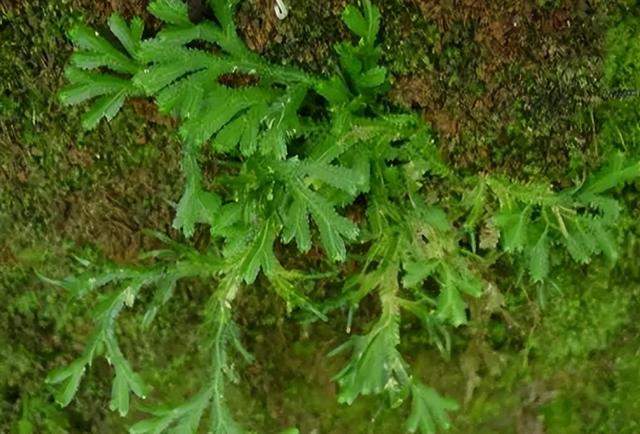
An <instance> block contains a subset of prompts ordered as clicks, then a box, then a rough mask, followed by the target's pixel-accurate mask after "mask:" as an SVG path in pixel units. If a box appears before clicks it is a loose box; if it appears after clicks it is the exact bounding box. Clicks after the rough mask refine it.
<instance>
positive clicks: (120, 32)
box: [109, 14, 144, 58]
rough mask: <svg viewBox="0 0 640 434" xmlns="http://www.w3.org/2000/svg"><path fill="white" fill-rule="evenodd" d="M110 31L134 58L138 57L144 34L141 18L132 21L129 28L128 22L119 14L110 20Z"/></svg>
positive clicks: (112, 16)
mask: <svg viewBox="0 0 640 434" xmlns="http://www.w3.org/2000/svg"><path fill="white" fill-rule="evenodd" d="M109 29H110V30H111V33H113V34H114V36H115V37H116V38H118V41H120V43H121V44H122V46H123V47H124V49H125V50H127V52H128V53H129V55H130V56H131V57H132V58H135V57H136V56H137V53H138V50H139V48H140V42H141V40H142V33H143V32H144V22H143V21H142V20H141V19H140V18H137V17H136V18H134V19H133V20H131V25H130V26H127V23H126V21H125V20H124V19H123V18H122V17H121V16H120V15H118V14H113V15H111V18H109Z"/></svg>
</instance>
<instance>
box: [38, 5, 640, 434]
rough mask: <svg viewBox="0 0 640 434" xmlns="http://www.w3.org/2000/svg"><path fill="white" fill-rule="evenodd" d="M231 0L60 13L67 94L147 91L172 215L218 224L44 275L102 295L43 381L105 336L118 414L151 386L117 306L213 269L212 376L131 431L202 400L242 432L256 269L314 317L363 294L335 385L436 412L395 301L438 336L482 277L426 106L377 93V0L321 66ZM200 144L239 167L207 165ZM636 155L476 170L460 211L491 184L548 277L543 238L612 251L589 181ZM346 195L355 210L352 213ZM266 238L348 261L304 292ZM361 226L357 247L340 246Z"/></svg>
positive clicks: (354, 18) (414, 423) (440, 342)
mask: <svg viewBox="0 0 640 434" xmlns="http://www.w3.org/2000/svg"><path fill="white" fill-rule="evenodd" d="M237 3H238V0H235V1H225V0H209V2H208V5H209V7H210V8H211V10H212V12H213V15H214V17H215V19H213V20H204V21H201V22H199V23H193V22H192V21H191V20H190V18H189V10H188V6H187V4H186V3H185V2H183V1H181V0H155V1H153V2H151V3H150V4H149V8H148V9H149V12H150V13H151V14H152V15H154V16H155V17H156V18H158V19H159V20H161V21H163V22H164V25H165V27H164V28H163V29H162V30H161V31H160V32H159V33H158V34H157V35H155V36H154V37H152V38H150V39H144V38H143V36H144V28H143V24H142V21H141V20H139V19H133V20H132V21H131V22H129V23H127V22H126V21H125V20H124V19H123V18H122V17H120V16H118V15H114V16H112V17H111V19H110V20H109V28H110V30H111V32H112V33H113V36H114V37H115V39H117V41H118V44H115V45H114V44H111V43H110V42H109V41H108V40H107V39H105V38H104V37H102V36H101V35H99V34H98V33H97V32H94V31H93V30H91V29H90V28H88V27H86V26H84V25H82V24H80V25H78V26H77V27H75V28H74V29H73V30H72V31H71V33H70V36H71V39H72V41H73V42H74V45H75V47H76V51H75V53H74V54H73V56H72V57H71V60H70V66H69V67H68V69H67V71H66V76H67V78H68V80H69V82H70V84H69V85H68V86H67V87H66V88H65V89H63V90H62V92H61V95H60V97H61V100H62V102H63V103H65V104H79V103H82V102H85V101H89V100H94V101H93V102H92V104H91V106H90V108H89V110H88V112H87V113H86V114H85V115H84V117H83V126H84V127H85V128H93V127H95V126H96V125H98V123H99V122H100V121H101V120H102V119H106V120H107V121H109V120H111V119H112V118H113V117H114V116H115V115H116V114H117V113H118V111H119V110H120V109H121V107H122V106H123V104H124V103H125V101H126V99H128V98H140V97H148V98H153V99H154V100H155V101H156V103H157V105H158V108H159V110H160V111H161V112H163V113H166V114H168V115H172V116H175V117H176V118H178V119H179V120H180V122H181V126H180V129H179V134H180V138H181V140H182V146H183V148H182V169H183V172H184V177H185V189H184V192H183V194H182V197H181V199H180V200H179V202H178V204H177V205H176V216H175V219H174V222H173V226H174V228H176V229H178V230H180V231H181V232H182V234H183V235H184V237H185V238H187V239H188V238H190V237H192V236H193V235H194V233H195V231H196V230H197V228H198V227H199V226H200V227H205V228H207V229H208V231H209V232H210V234H211V241H210V242H209V244H208V245H207V246H206V247H203V248H200V249H195V248H193V247H189V246H188V245H187V244H182V243H178V242H175V241H173V240H171V239H170V238H168V237H167V236H164V235H160V234H156V236H158V237H159V238H160V239H161V241H162V242H163V243H165V245H166V248H165V249H162V250H158V251H154V252H148V253H146V254H143V256H142V257H141V261H140V265H139V266H136V267H124V266H120V265H117V264H110V265H102V266H97V265H95V264H89V263H83V264H82V265H83V266H85V267H86V273H84V274H81V275H79V276H75V277H69V278H66V279H63V280H56V279H48V281H50V282H51V283H54V284H56V285H59V286H62V287H64V288H66V289H67V290H69V291H70V292H71V294H72V295H75V296H78V297H81V296H92V297H95V298H97V299H98V300H99V302H98V303H97V305H96V308H95V311H94V312H93V318H94V322H95V330H94V331H93V333H92V334H91V336H90V338H89V340H88V342H87V345H86V348H85V350H84V351H83V353H82V354H81V355H80V356H79V357H78V358H77V359H76V360H75V361H73V362H72V363H70V364H69V365H68V366H65V367H62V368H60V369H58V370H56V371H54V372H52V373H51V375H50V376H49V378H48V381H49V382H51V383H53V384H59V385H60V388H59V392H58V393H57V395H56V400H57V401H58V402H59V403H60V404H61V405H63V406H65V405H67V404H69V403H70V401H71V400H72V399H73V397H74V395H75V393H76V391H77V390H78V387H79V385H80V383H81V380H82V377H83V376H84V374H85V372H86V370H87V368H88V367H89V366H90V365H91V363H92V361H93V360H94V359H95V358H96V357H99V356H104V357H105V358H106V359H107V360H108V361H109V362H110V364H111V365H112V366H113V370H114V380H113V387H112V400H111V408H112V409H113V410H116V411H118V412H119V413H120V414H121V415H123V416H124V415H126V414H127V413H128V410H129V407H130V397H131V394H132V393H133V394H134V395H136V396H138V397H140V398H143V399H144V398H145V397H146V396H147V394H148V389H149V388H148V387H147V386H146V385H145V382H144V380H143V379H142V378H141V376H140V375H138V374H136V372H135V370H134V368H133V367H132V366H131V365H130V363H129V362H128V361H127V359H126V357H125V355H124V354H123V352H122V351H121V349H120V347H119V345H118V340H117V337H116V333H115V330H114V328H115V324H116V321H117V318H118V315H119V314H120V313H121V312H122V310H123V309H126V308H127V307H131V306H133V304H134V303H135V302H136V300H137V299H138V298H140V297H139V295H140V293H141V291H152V292H153V296H152V301H151V303H150V305H149V306H148V307H147V309H146V313H145V314H144V316H143V318H142V319H141V321H142V323H143V325H144V326H150V325H151V324H152V322H153V319H154V317H155V315H156V314H157V312H158V311H159V310H160V309H161V308H162V307H163V306H164V305H165V304H166V303H168V302H169V300H170V299H171V297H172V294H173V291H174V289H175V288H176V284H177V282H178V281H180V280H181V279H185V278H200V279H207V280H210V281H213V282H215V288H216V289H215V290H214V291H213V293H212V294H211V297H210V300H209V302H208V304H207V306H206V307H205V309H204V312H205V317H206V321H205V324H204V327H205V328H206V329H207V331H208V333H207V339H206V344H207V345H205V346H204V348H206V351H208V355H209V359H210V361H211V368H210V375H209V378H208V379H206V381H203V383H204V386H203V387H202V389H201V390H200V391H198V392H197V393H196V394H195V395H194V396H193V397H191V398H190V399H188V400H186V401H185V402H184V403H182V404H180V405H178V406H176V407H172V408H165V407H162V408H161V407H159V408H157V409H151V410H150V417H149V418H148V419H146V420H143V421H141V422H138V423H136V424H135V425H133V426H132V427H131V429H130V432H132V433H138V434H142V433H163V432H179V433H194V432H196V431H197V430H198V429H199V427H200V426H201V425H202V424H203V421H204V420H205V419H207V420H208V431H210V432H212V433H216V434H227V433H229V434H230V433H240V432H244V429H243V428H242V427H241V426H240V425H239V424H238V423H237V422H236V421H235V420H234V418H233V416H232V415H233V411H232V409H230V408H228V406H227V404H226V402H225V393H224V390H225V385H226V384H227V383H228V382H229V381H236V380H237V375H236V374H235V372H234V369H233V366H234V364H233V363H232V360H233V359H234V358H235V357H237V356H240V357H243V358H244V359H245V360H247V362H250V361H251V355H250V354H249V353H248V352H247V351H246V350H245V349H244V347H243V346H242V344H241V332H240V331H239V330H238V328H237V327H236V325H235V323H234V321H233V309H234V308H233V305H234V300H235V299H236V298H237V297H239V296H240V295H241V294H242V291H243V288H244V287H246V285H251V284H253V283H254V282H255V281H256V279H257V277H258V276H259V275H260V274H263V275H264V276H265V277H266V279H267V280H268V282H269V286H270V287H271V288H272V289H273V291H274V293H275V294H276V295H277V296H279V297H281V298H282V299H283V300H284V301H285V302H286V303H287V306H288V307H289V308H290V309H301V310H304V311H306V312H308V313H309V315H311V316H312V317H314V318H316V319H319V320H324V319H326V317H327V315H329V314H331V313H332V312H333V311H335V310H336V309H338V308H347V309H349V311H350V312H351V313H352V312H354V311H355V310H356V309H357V306H358V304H359V303H360V301H361V300H363V299H364V298H365V297H372V296H376V297H377V298H378V299H379V301H380V306H381V309H380V314H379V318H378V319H377V321H375V323H374V324H373V325H372V326H371V327H370V329H369V331H368V332H367V333H366V334H364V335H361V336H360V335H357V336H350V337H348V338H347V339H346V342H345V343H344V344H342V345H340V346H339V347H338V348H336V350H335V351H333V352H332V355H346V356H347V357H349V356H350V359H349V361H348V362H347V364H346V366H345V367H344V368H343V369H342V370H341V371H340V372H338V373H337V374H336V376H335V380H336V381H337V383H338V385H339V386H340V394H339V400H340V401H341V402H344V403H347V404H351V403H352V402H353V401H354V400H355V399H356V398H357V397H358V396H360V395H369V394H379V395H383V396H385V397H386V398H387V400H388V402H389V404H390V405H391V406H393V407H398V406H400V405H402V404H403V403H405V402H409V401H410V405H409V409H408V411H409V417H408V419H407V423H406V430H407V431H409V432H420V433H422V434H431V433H435V432H436V430H438V429H447V428H448V427H449V425H450V422H449V418H448V413H449V412H450V411H452V410H455V409H456V408H457V404H456V403H455V402H454V401H452V400H450V399H448V398H445V397H442V396H441V395H440V394H439V393H438V392H437V391H436V390H435V389H433V388H431V387H429V386H427V385H425V384H423V383H422V382H421V381H420V379H418V378H416V377H415V376H414V375H412V374H411V370H410V367H409V364H408V363H407V361H406V360H405V359H404V357H403V356H402V354H401V353H400V350H399V344H400V341H401V337H400V330H401V327H400V324H401V321H402V314H403V313H404V314H410V315H412V316H415V317H416V318H417V319H418V320H419V321H420V322H421V323H422V324H423V325H424V328H425V331H426V333H428V335H429V337H430V339H431V342H432V343H433V344H434V345H435V346H436V347H437V348H438V349H439V350H440V351H441V352H442V353H443V355H445V356H447V355H448V353H449V351H450V338H449V333H450V329H451V328H452V327H460V326H462V325H464V324H465V323H466V322H467V321H468V318H467V312H466V306H465V297H478V296H480V295H481V294H482V292H483V289H484V288H485V286H486V283H485V278H484V273H485V272H484V271H483V270H484V264H483V261H482V259H481V258H480V257H479V256H478V255H475V254H473V252H469V251H467V250H465V248H464V247H462V246H463V245H464V244H463V243H461V240H462V239H463V237H464V233H465V231H464V230H460V229H459V228H458V225H457V222H456V221H455V220H456V219H455V218H452V217H451V216H448V215H447V213H446V211H445V210H444V209H442V208H439V207H437V206H436V205H435V204H433V203H431V202H429V201H427V200H426V199H425V194H424V190H425V182H426V180H427V179H428V178H427V175H428V176H431V177H440V178H443V179H444V180H446V181H447V182H451V183H456V182H457V181H456V179H455V177H454V176H451V174H450V173H449V170H448V168H447V167H446V165H445V164H443V163H442V162H441V161H440V160H439V159H438V158H437V155H438V152H437V148H436V146H435V141H434V140H433V138H432V135H431V132H430V130H429V128H428V126H427V125H426V124H425V123H424V122H423V121H422V120H421V119H420V117H419V116H418V115H416V114H410V113H395V112H391V111H390V110H389V109H388V107H386V106H385V104H384V103H383V102H382V100H381V98H380V97H381V96H382V95H384V93H385V92H386V90H387V89H388V87H389V86H388V77H387V71H386V69H385V68H384V67H383V66H381V65H380V64H379V61H380V58H381V51H380V48H379V47H378V46H377V44H376V37H377V33H378V31H379V28H380V12H379V10H378V8H377V7H376V6H374V5H373V4H371V2H370V0H363V1H362V3H361V7H356V6H353V5H351V6H348V7H347V8H346V9H345V11H344V14H343V20H344V23H345V24H346V26H347V27H348V28H349V29H350V30H351V31H352V32H353V34H354V35H355V40H354V41H350V42H343V43H341V44H339V45H338V46H337V47H336V53H337V55H338V58H339V69H338V70H337V71H336V72H335V73H334V74H332V75H331V76H330V77H316V76H312V75H309V74H307V73H305V72H302V71H300V70H298V69H295V68H291V67H287V66H281V65H273V64H270V63H268V62H266V61H265V60H264V59H262V58H261V57H259V56H258V55H256V54H255V53H252V52H251V51H249V50H248V49H247V48H246V46H245V45H244V43H243V41H242V39H241V38H240V37H239V36H238V34H237V31H236V28H235V24H234V21H233V16H234V8H235V6H236V5H237ZM240 78H242V79H243V80H240ZM240 82H242V83H245V84H238V83H240ZM247 82H248V83H249V84H248V85H247V84H246V83H247ZM314 95H315V97H314ZM318 97H320V98H321V99H322V100H323V102H322V103H320V104H319V103H318V102H317V100H318ZM310 107H312V108H313V109H314V110H303V109H305V108H310ZM310 113H314V114H310ZM318 113H321V114H318ZM205 149H208V150H210V151H212V152H213V153H214V154H215V156H216V158H217V159H218V160H219V161H223V162H228V163H229V166H230V167H233V169H232V170H228V171H225V172H224V173H220V174H217V175H216V176H214V177H212V178H211V179H208V178H205V174H204V173H203V171H202V170H201V168H200V161H201V159H202V158H203V154H204V151H205ZM638 170H639V166H638V164H637V163H635V164H630V163H627V162H625V161H624V160H623V159H622V158H618V159H616V160H614V161H613V163H612V165H611V166H610V167H609V168H606V169H604V170H603V171H602V172H601V173H600V174H598V175H596V176H595V177H593V178H592V179H591V180H590V181H589V182H587V183H585V184H584V185H583V186H580V187H579V188H575V189H571V190H567V191H563V192H560V193H554V192H552V191H550V190H549V189H548V188H544V187H539V186H533V185H527V186H520V185H517V184H513V183H510V182H509V181H507V180H505V179H502V178H498V177H486V178H482V179H480V180H479V182H478V185H477V187H476V188H475V189H473V190H471V191H470V192H469V193H468V195H467V197H466V200H465V203H466V204H468V205H469V209H470V212H469V216H468V218H467V220H466V222H465V223H464V225H463V228H464V229H466V231H467V232H471V233H473V232H474V231H475V229H476V227H477V225H478V222H479V221H480V220H481V219H482V218H484V216H485V214H486V212H487V208H490V205H489V204H493V201H492V200H491V198H492V197H495V198H497V200H498V205H497V208H498V210H497V213H496V216H495V221H496V225H497V226H498V228H499V230H500V232H501V234H502V240H503V243H502V245H503V249H504V250H505V252H507V253H515V254H523V255H524V256H525V257H526V258H527V261H528V264H529V266H528V267H529V270H530V273H531V276H532V278H533V279H534V280H543V279H545V278H546V277H547V275H548V273H549V271H548V270H549V259H548V256H549V248H550V246H551V245H553V244H564V245H565V246H566V247H567V249H568V250H569V252H570V253H571V254H572V256H573V257H574V258H575V259H576V260H578V261H579V262H587V260H588V259H589V258H590V257H591V256H593V255H595V254H598V253H600V252H603V253H605V254H607V256H609V257H610V258H611V259H615V242H614V240H613V238H612V235H611V229H612V228H613V226H614V224H615V221H616V219H617V217H618V214H619V212H618V205H617V203H616V202H615V201H614V200H612V199H609V198H608V197H606V196H603V195H602V193H604V192H605V191H606V190H608V189H609V188H611V187H613V186H614V185H616V184H618V183H620V182H624V181H626V180H629V179H632V178H634V177H637V176H638ZM359 198H360V199H361V200H357V199H359ZM348 210H356V211H358V210H360V211H363V212H364V214H365V215H366V218H364V219H361V221H360V220H359V221H354V220H353V219H351V218H349V217H348V215H349V213H348V212H347V211H348ZM591 236H593V237H591ZM278 242H281V243H283V244H289V243H293V244H295V246H296V248H297V250H298V251H299V252H300V254H301V255H302V254H305V253H307V252H308V251H309V250H310V249H311V248H312V246H313V245H314V244H316V243H318V244H319V245H320V246H322V249H323V250H324V252H325V255H326V258H327V262H329V263H340V262H343V261H345V260H349V261H350V262H352V263H354V264H355V265H356V266H357V269H358V270H359V271H358V272H357V273H355V274H354V275H350V276H347V278H346V279H345V284H344V287H343V288H342V291H341V293H340V294H339V295H338V296H337V297H335V298H333V299H329V300H311V299H309V298H308V297H307V295H306V294H305V293H304V292H303V291H301V290H300V289H298V286H299V285H297V283H298V282H297V279H300V278H301V277H304V272H302V271H296V270H288V269H286V268H285V266H283V265H282V264H281V263H280V261H279V260H278V256H277V255H276V253H277V250H278ZM354 243H357V244H358V245H359V246H364V248H366V249H368V251H367V253H366V254H365V255H364V256H362V255H352V254H350V253H349V252H350V246H351V245H352V244H354ZM45 279H46V278H45ZM428 287H435V288H437V291H436V292H437V295H435V296H434V295H433V291H430V290H428ZM99 289H104V290H105V291H106V292H104V293H102V294H98V293H97V292H98V290H99ZM205 413H209V416H207V417H205V416H204V415H205Z"/></svg>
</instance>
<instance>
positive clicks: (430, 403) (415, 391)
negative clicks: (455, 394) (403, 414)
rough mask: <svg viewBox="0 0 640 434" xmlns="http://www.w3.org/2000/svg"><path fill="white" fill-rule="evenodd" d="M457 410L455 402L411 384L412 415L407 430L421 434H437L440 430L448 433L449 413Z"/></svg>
mask: <svg viewBox="0 0 640 434" xmlns="http://www.w3.org/2000/svg"><path fill="white" fill-rule="evenodd" d="M457 409H458V404H457V403H456V402H455V401H453V400H451V399H447V398H444V397H442V396H441V395H440V394H439V393H438V392H436V391H435V390H434V389H432V388H430V387H427V386H425V385H423V384H422V383H418V382H415V381H414V382H412V384H411V414H410V415H409V419H408V420H407V430H408V431H409V432H411V433H414V432H420V433H421V434H436V432H437V430H439V429H442V430H445V431H446V430H448V429H449V428H450V427H451V423H450V421H449V416H448V414H447V413H448V412H450V411H455V410H457Z"/></svg>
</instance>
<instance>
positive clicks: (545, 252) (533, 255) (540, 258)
mask: <svg viewBox="0 0 640 434" xmlns="http://www.w3.org/2000/svg"><path fill="white" fill-rule="evenodd" d="M529 273H530V274H531V278H532V279H533V280H534V282H542V281H543V280H544V279H545V278H546V277H547V275H548V274H549V241H548V237H547V229H545V230H544V232H543V233H542V235H540V238H538V241H536V243H535V244H534V246H533V248H531V251H530V253H529Z"/></svg>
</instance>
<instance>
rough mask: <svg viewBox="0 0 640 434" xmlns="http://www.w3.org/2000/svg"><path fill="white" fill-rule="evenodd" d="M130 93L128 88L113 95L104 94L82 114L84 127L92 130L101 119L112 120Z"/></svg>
mask: <svg viewBox="0 0 640 434" xmlns="http://www.w3.org/2000/svg"><path fill="white" fill-rule="evenodd" d="M128 93H129V90H128V89H122V90H120V91H119V92H117V93H115V94H113V95H107V96H103V97H102V98H100V99H99V100H97V101H96V102H95V103H93V105H92V106H91V109H89V111H88V112H87V113H85V114H84V115H83V116H82V127H83V128H84V129H87V130H91V129H93V128H95V127H96V126H97V125H98V123H99V122H100V120H101V119H106V120H107V121H111V119H113V118H114V117H115V115H117V114H118V112H119V111H120V109H121V108H122V105H123V104H124V101H125V99H126V97H127V95H128Z"/></svg>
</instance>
